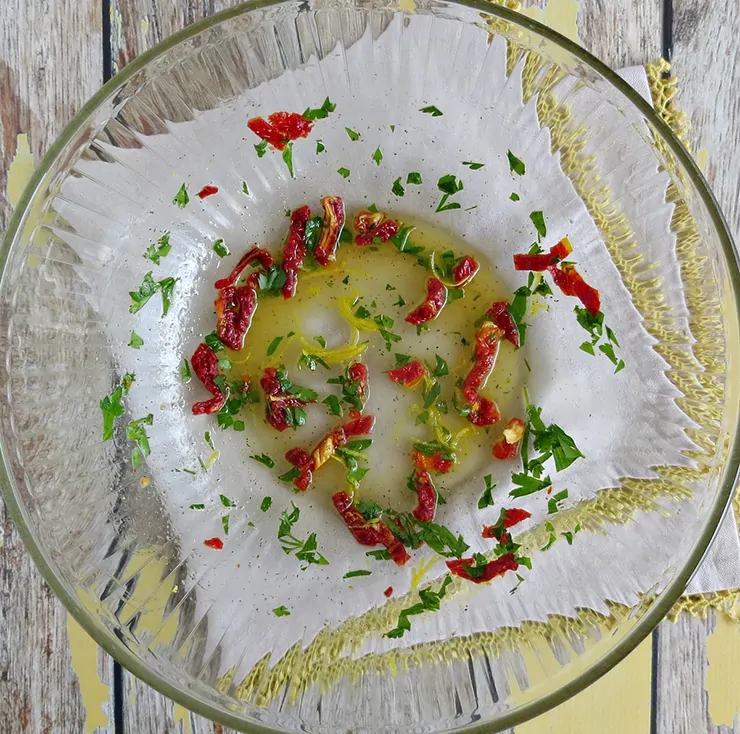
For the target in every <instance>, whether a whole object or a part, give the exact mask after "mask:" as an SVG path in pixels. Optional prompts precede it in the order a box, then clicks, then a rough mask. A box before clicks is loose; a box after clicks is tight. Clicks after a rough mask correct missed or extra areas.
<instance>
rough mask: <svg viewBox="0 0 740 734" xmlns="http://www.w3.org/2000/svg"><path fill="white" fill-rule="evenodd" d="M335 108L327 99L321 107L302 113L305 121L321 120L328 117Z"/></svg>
mask: <svg viewBox="0 0 740 734" xmlns="http://www.w3.org/2000/svg"><path fill="white" fill-rule="evenodd" d="M336 108H337V106H336V105H335V104H334V103H333V102H332V101H331V100H330V99H329V98H328V97H327V98H326V99H325V100H324V103H323V104H322V105H321V107H318V108H316V109H311V108H310V107H309V108H308V109H307V110H306V111H305V112H304V113H303V117H305V118H306V119H307V120H323V119H325V118H327V117H329V113H330V112H334V110H335V109H336Z"/></svg>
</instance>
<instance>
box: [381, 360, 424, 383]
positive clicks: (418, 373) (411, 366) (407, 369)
mask: <svg viewBox="0 0 740 734" xmlns="http://www.w3.org/2000/svg"><path fill="white" fill-rule="evenodd" d="M426 375H427V368H426V367H425V366H424V365H423V364H422V363H421V362H417V361H414V362H409V363H408V364H405V365H403V367H396V369H394V370H388V377H389V378H390V380H391V382H395V383H396V384H397V385H401V386H402V387H408V388H412V387H416V385H418V384H419V382H420V381H421V380H423V379H424V378H425V377H426Z"/></svg>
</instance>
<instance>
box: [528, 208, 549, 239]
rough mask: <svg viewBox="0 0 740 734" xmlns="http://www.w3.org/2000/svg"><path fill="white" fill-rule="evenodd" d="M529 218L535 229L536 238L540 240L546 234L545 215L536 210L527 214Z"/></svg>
mask: <svg viewBox="0 0 740 734" xmlns="http://www.w3.org/2000/svg"><path fill="white" fill-rule="evenodd" d="M529 218H530V219H531V220H532V224H534V226H535V229H536V230H537V238H538V240H541V239H542V238H543V237H545V236H547V227H546V226H545V215H544V214H543V213H542V212H541V211H536V212H532V213H531V214H530V215H529Z"/></svg>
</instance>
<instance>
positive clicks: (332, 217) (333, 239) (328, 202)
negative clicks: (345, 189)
mask: <svg viewBox="0 0 740 734" xmlns="http://www.w3.org/2000/svg"><path fill="white" fill-rule="evenodd" d="M321 206H323V207H324V222H323V227H322V228H321V235H320V236H319V242H318V244H317V245H316V249H315V250H314V253H313V256H314V257H315V258H316V262H317V263H318V264H319V265H323V266H326V265H328V264H329V263H330V262H332V261H333V260H336V258H337V247H338V246H339V237H340V235H341V234H342V230H343V229H344V202H343V201H342V199H341V197H339V196H325V197H324V198H323V199H322V200H321Z"/></svg>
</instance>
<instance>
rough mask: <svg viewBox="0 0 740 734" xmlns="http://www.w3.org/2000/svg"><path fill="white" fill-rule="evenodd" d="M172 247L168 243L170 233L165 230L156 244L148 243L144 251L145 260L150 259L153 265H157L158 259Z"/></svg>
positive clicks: (165, 255) (167, 253)
mask: <svg viewBox="0 0 740 734" xmlns="http://www.w3.org/2000/svg"><path fill="white" fill-rule="evenodd" d="M171 249H172V247H171V245H170V233H169V232H165V233H164V234H163V235H162V236H161V237H160V238H159V239H158V240H157V244H156V245H149V247H147V248H146V252H144V257H145V258H146V259H147V260H151V261H152V262H153V263H154V264H155V265H159V261H160V260H161V258H163V257H167V255H169V253H170V250H171Z"/></svg>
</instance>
